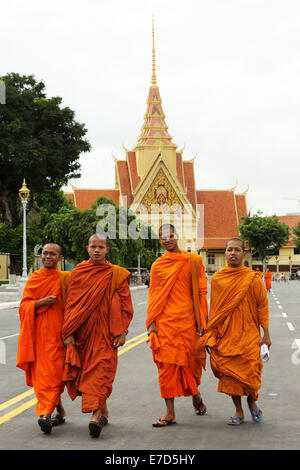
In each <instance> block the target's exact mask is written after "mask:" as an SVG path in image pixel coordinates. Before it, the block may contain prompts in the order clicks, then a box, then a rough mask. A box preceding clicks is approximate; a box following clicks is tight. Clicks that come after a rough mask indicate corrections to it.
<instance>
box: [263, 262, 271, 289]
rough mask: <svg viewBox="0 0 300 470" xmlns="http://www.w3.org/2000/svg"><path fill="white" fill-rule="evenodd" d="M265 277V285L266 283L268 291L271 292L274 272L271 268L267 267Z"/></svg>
mask: <svg viewBox="0 0 300 470" xmlns="http://www.w3.org/2000/svg"><path fill="white" fill-rule="evenodd" d="M264 277H265V285H266V289H267V292H271V287H272V273H271V271H270V269H269V268H267V270H266V272H265V275H264Z"/></svg>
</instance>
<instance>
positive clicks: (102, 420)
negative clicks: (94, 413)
mask: <svg viewBox="0 0 300 470" xmlns="http://www.w3.org/2000/svg"><path fill="white" fill-rule="evenodd" d="M100 424H101V425H102V426H106V425H107V424H108V419H107V418H106V417H105V416H100Z"/></svg>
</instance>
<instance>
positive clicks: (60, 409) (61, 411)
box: [56, 400, 67, 418]
mask: <svg viewBox="0 0 300 470" xmlns="http://www.w3.org/2000/svg"><path fill="white" fill-rule="evenodd" d="M56 411H57V413H58V414H59V415H60V416H61V417H62V418H65V417H66V414H67V413H66V410H65V409H64V407H63V404H62V402H61V400H59V402H58V405H57V407H56Z"/></svg>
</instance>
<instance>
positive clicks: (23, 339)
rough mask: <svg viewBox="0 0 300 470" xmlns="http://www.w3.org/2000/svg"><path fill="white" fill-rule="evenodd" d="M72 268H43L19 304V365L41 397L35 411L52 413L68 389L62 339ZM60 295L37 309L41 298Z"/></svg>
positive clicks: (35, 275)
mask: <svg viewBox="0 0 300 470" xmlns="http://www.w3.org/2000/svg"><path fill="white" fill-rule="evenodd" d="M70 274H71V273H70V272H68V271H59V270H58V269H46V268H41V269H39V270H37V271H35V272H34V273H33V274H32V275H31V276H30V278H29V279H28V281H27V282H26V284H25V287H24V291H23V297H22V300H21V303H20V307H19V315H20V322H21V324H20V335H19V343H18V352H17V363H16V365H17V367H19V368H20V369H23V370H24V371H25V377H26V384H27V385H29V386H33V388H34V392H35V395H36V398H37V400H38V402H37V405H36V409H35V413H36V414H37V415H44V414H51V413H52V412H53V410H54V409H55V407H56V405H57V404H58V401H59V399H60V396H61V394H62V392H63V390H64V385H63V368H64V361H65V347H64V345H63V342H62V340H61V327H62V323H63V311H64V302H65V298H66V293H67V285H68V280H69V276H70ZM52 295H55V296H57V299H56V302H55V304H54V305H51V306H43V307H40V308H39V309H37V310H35V303H36V301H37V300H39V299H42V298H44V297H48V296H52Z"/></svg>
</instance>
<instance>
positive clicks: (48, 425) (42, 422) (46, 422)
mask: <svg viewBox="0 0 300 470" xmlns="http://www.w3.org/2000/svg"><path fill="white" fill-rule="evenodd" d="M38 425H39V426H40V428H41V430H42V431H43V432H44V433H45V434H50V433H51V431H52V422H51V415H49V414H45V415H43V416H41V417H40V418H39V420H38Z"/></svg>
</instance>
